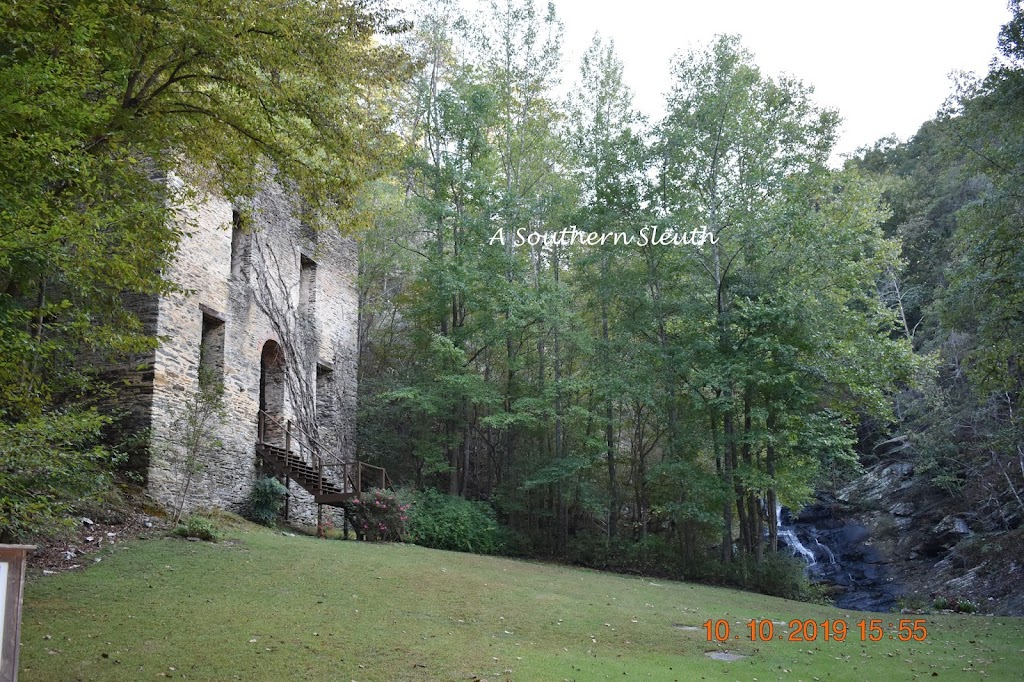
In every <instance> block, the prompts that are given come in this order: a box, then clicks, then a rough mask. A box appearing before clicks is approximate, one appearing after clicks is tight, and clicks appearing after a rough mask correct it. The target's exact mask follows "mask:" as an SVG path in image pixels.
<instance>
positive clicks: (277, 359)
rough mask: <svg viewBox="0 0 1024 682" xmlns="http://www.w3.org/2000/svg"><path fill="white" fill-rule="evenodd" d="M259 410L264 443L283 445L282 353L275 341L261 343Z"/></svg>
mask: <svg viewBox="0 0 1024 682" xmlns="http://www.w3.org/2000/svg"><path fill="white" fill-rule="evenodd" d="M260 412H261V413H262V415H263V416H262V418H261V420H260V422H261V424H262V429H263V432H262V433H261V434H260V436H261V439H262V441H263V442H264V443H269V444H271V445H278V446H283V445H284V353H283V351H282V350H281V345H280V344H279V343H278V342H277V341H273V340H271V341H267V342H266V343H265V344H263V352H262V354H261V355H260Z"/></svg>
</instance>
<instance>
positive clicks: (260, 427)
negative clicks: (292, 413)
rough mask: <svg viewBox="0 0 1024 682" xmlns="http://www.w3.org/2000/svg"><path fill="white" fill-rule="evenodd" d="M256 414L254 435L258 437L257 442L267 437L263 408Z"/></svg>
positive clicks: (261, 441) (265, 417)
mask: <svg viewBox="0 0 1024 682" xmlns="http://www.w3.org/2000/svg"><path fill="white" fill-rule="evenodd" d="M257 414H258V415H259V416H258V417H257V418H256V424H257V426H256V432H257V433H256V436H257V438H258V439H259V442H260V443H263V442H265V441H266V437H267V415H265V414H264V413H263V410H260V411H259V412H257Z"/></svg>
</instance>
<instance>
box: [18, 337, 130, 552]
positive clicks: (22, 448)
mask: <svg viewBox="0 0 1024 682" xmlns="http://www.w3.org/2000/svg"><path fill="white" fill-rule="evenodd" d="M0 354H2V353H0ZM0 412H2V410H0ZM108 421H109V420H108V419H107V418H106V417H104V416H102V415H100V414H99V413H98V412H96V411H95V410H85V409H78V408H73V409H69V410H66V411H58V412H52V413H47V414H44V415H41V416H38V417H33V418H31V419H26V420H24V421H21V422H19V423H16V424H11V423H9V422H7V421H4V420H0V542H20V541H27V540H32V539H43V538H53V537H58V536H60V535H62V534H65V533H69V532H71V530H72V529H73V528H74V525H75V521H74V520H73V519H71V518H70V517H69V516H68V515H69V513H70V512H71V511H72V509H73V508H74V506H75V505H76V504H82V503H84V502H87V501H89V500H99V499H101V498H102V496H103V494H104V492H105V491H108V490H110V488H111V487H112V484H113V478H112V477H111V475H110V473H109V470H108V467H109V465H110V464H112V463H116V459H117V457H116V456H115V453H113V452H111V451H110V450H109V449H108V448H105V447H103V446H102V445H100V444H99V442H100V439H101V432H102V429H103V427H104V426H105V425H106V424H107V423H108Z"/></svg>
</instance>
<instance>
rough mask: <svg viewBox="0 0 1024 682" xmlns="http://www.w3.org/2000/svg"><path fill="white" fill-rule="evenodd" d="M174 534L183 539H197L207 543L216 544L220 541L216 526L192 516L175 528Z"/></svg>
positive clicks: (209, 521)
mask: <svg viewBox="0 0 1024 682" xmlns="http://www.w3.org/2000/svg"><path fill="white" fill-rule="evenodd" d="M174 534H175V535H180V536H181V537H183V538H199V539H200V540H206V541H207V542H217V540H219V539H220V533H218V532H217V526H215V525H214V524H213V521H211V520H210V519H204V518H203V517H202V516H196V515H194V514H193V515H192V516H190V517H188V521H186V522H185V523H183V524H180V525H178V526H176V527H175V528H174Z"/></svg>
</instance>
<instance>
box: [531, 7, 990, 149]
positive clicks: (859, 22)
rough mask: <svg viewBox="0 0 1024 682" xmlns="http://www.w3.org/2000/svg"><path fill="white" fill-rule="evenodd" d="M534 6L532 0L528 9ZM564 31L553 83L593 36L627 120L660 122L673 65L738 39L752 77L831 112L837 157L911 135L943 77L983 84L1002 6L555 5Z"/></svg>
mask: <svg viewBox="0 0 1024 682" xmlns="http://www.w3.org/2000/svg"><path fill="white" fill-rule="evenodd" d="M538 4H539V5H540V6H541V7H543V4H544V3H543V0H541V1H540V2H539V3H538ZM555 7H556V10H557V13H558V16H559V17H560V18H561V20H562V22H563V23H564V25H565V43H564V48H563V56H564V57H565V71H564V72H563V83H564V84H566V85H568V84H570V83H572V82H574V81H575V80H576V79H577V76H578V71H579V57H580V55H581V54H582V53H583V51H584V50H586V48H587V46H589V44H590V41H591V39H592V38H593V35H594V32H595V31H597V32H600V34H601V36H602V37H603V38H605V39H608V38H611V39H613V40H614V41H615V48H616V52H617V53H618V56H619V59H621V60H622V62H623V64H624V71H625V78H626V82H627V83H628V85H629V86H630V88H631V89H632V90H633V93H634V103H635V105H636V107H637V108H638V109H640V110H641V111H642V112H644V113H646V114H648V115H649V116H651V117H652V120H657V119H658V118H660V117H661V115H662V113H663V112H664V104H663V102H664V94H665V93H666V92H667V91H668V89H669V86H670V76H669V62H670V60H671V57H672V55H673V54H675V53H677V52H685V51H686V50H687V49H689V48H691V47H700V46H702V45H703V44H706V43H707V42H709V41H710V40H711V39H712V37H713V36H714V35H716V34H719V33H738V34H740V35H741V36H742V38H743V39H742V44H743V46H744V47H745V48H747V49H748V50H750V51H751V52H753V53H754V57H755V60H756V62H757V64H758V66H760V67H761V70H762V72H763V73H765V74H768V75H777V74H779V73H786V74H789V75H791V76H794V77H796V78H798V79H800V80H802V81H803V82H804V83H806V84H809V85H812V86H814V89H815V101H816V102H817V103H818V104H819V105H823V106H829V107H833V108H836V109H838V110H839V114H840V115H841V116H842V117H843V121H844V124H843V129H842V133H841V137H840V139H839V143H838V145H837V148H836V152H837V154H840V155H841V154H847V153H851V152H853V151H854V150H855V149H857V148H858V147H861V146H864V145H868V144H871V143H873V142H874V141H875V140H877V139H879V138H880V137H883V136H885V135H890V134H896V135H897V136H898V137H900V138H901V139H907V138H909V137H910V136H911V135H913V134H914V133H915V132H916V131H917V129H918V127H919V126H920V125H921V124H922V123H924V122H925V121H926V120H928V119H930V118H932V117H933V116H934V115H935V113H936V111H937V110H938V109H939V107H940V106H941V105H942V103H943V101H944V100H945V99H946V97H947V96H948V95H949V94H950V92H951V91H952V82H951V81H950V79H949V74H950V72H952V71H974V72H976V73H978V74H984V73H985V72H987V70H988V65H989V62H990V61H991V59H992V58H993V57H994V56H995V54H996V38H997V36H998V33H999V27H1000V26H1002V24H1003V23H1005V22H1006V21H1007V20H1008V19H1009V17H1010V14H1009V11H1008V9H1007V7H1006V2H1005V0H961V1H960V2H953V1H950V0H859V1H858V2H846V3H841V2H834V1H830V0H761V1H760V2H758V1H756V0H725V1H723V2H717V3H716V2H714V0H676V1H674V2H673V1H671V0H555Z"/></svg>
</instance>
